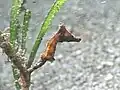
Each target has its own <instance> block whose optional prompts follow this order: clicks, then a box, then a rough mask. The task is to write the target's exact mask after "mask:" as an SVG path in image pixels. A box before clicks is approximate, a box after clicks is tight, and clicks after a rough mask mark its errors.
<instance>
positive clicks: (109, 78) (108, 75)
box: [104, 73, 113, 81]
mask: <svg viewBox="0 0 120 90" xmlns="http://www.w3.org/2000/svg"><path fill="white" fill-rule="evenodd" d="M112 78H113V75H112V74H110V73H109V74H107V75H106V76H105V78H104V80H106V81H108V80H111V79H112Z"/></svg>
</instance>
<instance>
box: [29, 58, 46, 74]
mask: <svg viewBox="0 0 120 90" xmlns="http://www.w3.org/2000/svg"><path fill="white" fill-rule="evenodd" d="M45 63H46V61H43V60H41V61H39V62H38V63H36V65H35V66H33V67H31V68H29V69H28V72H29V73H32V72H33V71H35V70H37V69H38V68H40V67H42V66H43V65H44V64H45Z"/></svg>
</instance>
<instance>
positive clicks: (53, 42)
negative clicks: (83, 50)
mask: <svg viewBox="0 0 120 90" xmlns="http://www.w3.org/2000/svg"><path fill="white" fill-rule="evenodd" d="M79 41H81V39H80V38H76V37H74V36H73V35H72V34H71V33H70V32H68V31H67V30H66V28H65V26H64V25H61V26H60V29H59V31H58V32H57V33H56V34H55V35H54V36H53V37H52V38H51V39H50V40H48V42H47V46H46V49H45V51H44V52H43V53H42V54H41V59H42V60H45V61H51V62H53V61H54V60H55V58H54V54H55V50H56V46H57V43H58V42H79Z"/></svg>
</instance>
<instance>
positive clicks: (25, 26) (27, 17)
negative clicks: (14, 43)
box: [21, 9, 31, 51]
mask: <svg viewBox="0 0 120 90" xmlns="http://www.w3.org/2000/svg"><path fill="white" fill-rule="evenodd" d="M30 18H31V11H30V10H28V9H26V10H25V14H24V20H23V26H22V43H21V44H22V45H21V49H22V50H23V51H24V50H25V51H26V39H27V32H28V27H29V22H30Z"/></svg>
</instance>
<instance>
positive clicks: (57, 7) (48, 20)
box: [28, 0, 67, 68]
mask: <svg viewBox="0 0 120 90" xmlns="http://www.w3.org/2000/svg"><path fill="white" fill-rule="evenodd" d="M65 1H67V0H56V1H55V2H54V4H53V5H52V7H51V9H50V11H49V12H48V15H47V17H46V18H45V20H44V22H43V24H42V27H41V29H40V32H39V34H38V36H37V39H36V41H35V44H34V45H33V48H32V51H31V53H30V56H29V61H28V68H29V67H31V65H32V62H33V61H34V58H35V55H36V53H37V50H38V48H39V45H40V43H41V40H42V37H43V36H44V35H45V33H46V32H47V30H48V28H49V25H50V24H51V21H52V20H53V18H54V17H55V15H56V14H57V12H58V11H59V10H60V8H61V6H63V4H64V3H65Z"/></svg>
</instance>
